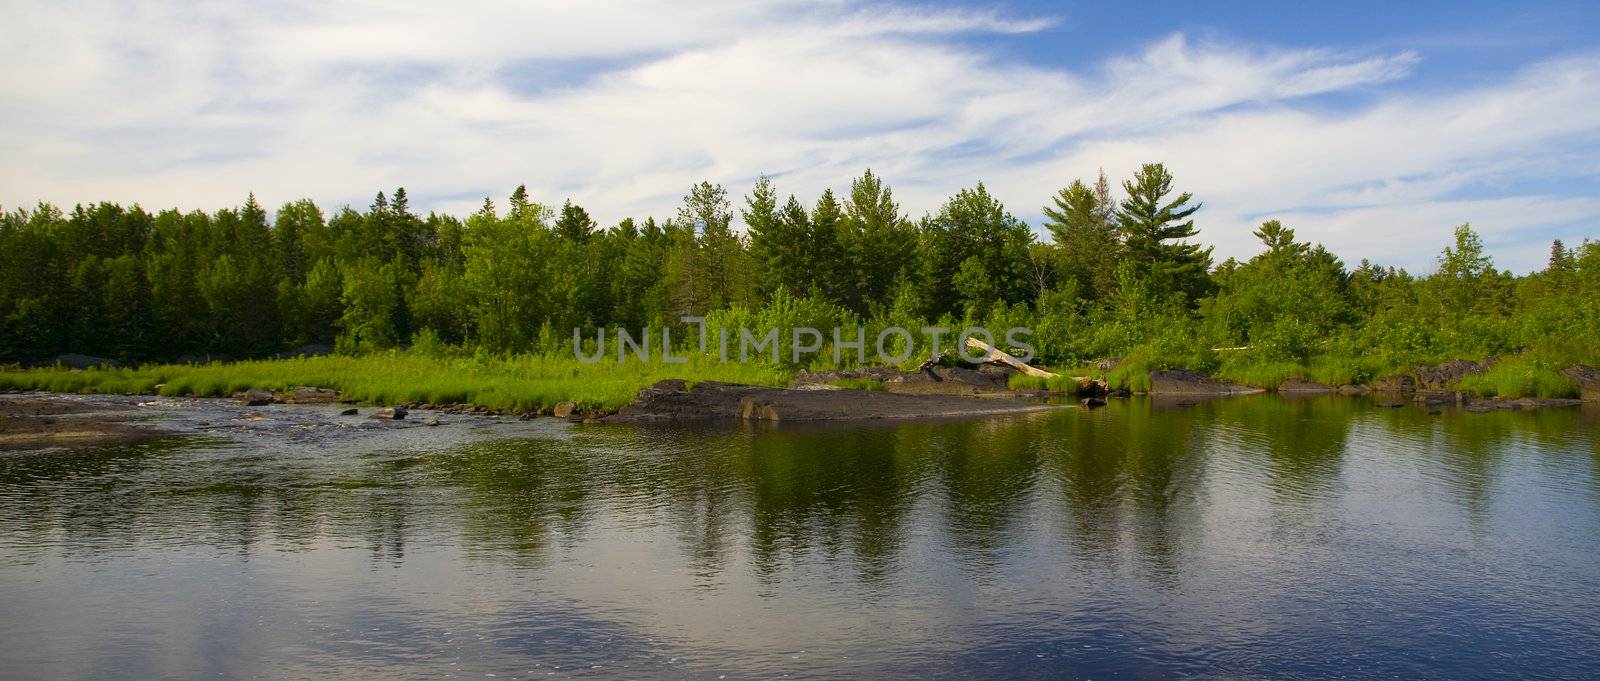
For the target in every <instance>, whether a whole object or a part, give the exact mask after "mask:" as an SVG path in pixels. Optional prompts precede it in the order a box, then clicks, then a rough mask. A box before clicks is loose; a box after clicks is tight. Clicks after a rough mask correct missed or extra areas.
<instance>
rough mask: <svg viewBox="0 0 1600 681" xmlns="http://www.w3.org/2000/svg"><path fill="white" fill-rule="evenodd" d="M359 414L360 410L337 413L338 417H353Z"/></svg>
mask: <svg viewBox="0 0 1600 681" xmlns="http://www.w3.org/2000/svg"><path fill="white" fill-rule="evenodd" d="M359 413H361V410H360V409H346V410H344V411H341V412H339V415H340V416H355V415H356V414H359Z"/></svg>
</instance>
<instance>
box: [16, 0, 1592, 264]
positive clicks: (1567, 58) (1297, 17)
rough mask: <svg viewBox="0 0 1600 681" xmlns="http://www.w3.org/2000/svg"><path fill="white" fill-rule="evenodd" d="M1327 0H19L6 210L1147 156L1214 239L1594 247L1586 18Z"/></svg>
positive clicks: (944, 176) (423, 197)
mask: <svg viewBox="0 0 1600 681" xmlns="http://www.w3.org/2000/svg"><path fill="white" fill-rule="evenodd" d="M1328 4H1329V6H1330V7H1329V8H1328V9H1325V10H1317V11H1307V10H1302V9H1293V10H1283V9H1273V7H1274V6H1278V7H1282V6H1284V5H1283V4H1282V3H1277V4H1275V5H1270V4H1263V5H1261V6H1259V7H1251V6H1248V5H1243V4H1233V3H1229V4H1223V3H1172V4H1171V5H1170V6H1169V5H1168V3H1159V4H1153V5H1148V6H1144V7H1135V8H1129V7H1120V8H1114V9H1112V8H1106V7H1100V6H1096V5H1090V4H1088V3H1049V4H1029V3H1020V2H1009V3H1004V4H990V3H965V4H956V3H950V4H942V5H937V6H931V5H926V4H918V5H912V4H881V3H866V2H854V1H851V0H821V1H809V0H784V1H780V2H773V3H767V4H758V3H753V2H745V1H733V2H717V1H703V2H694V3H683V4H682V5H677V6H674V5H670V4H656V3H636V2H622V1H615V2H603V3H602V2H562V1H551V2H482V3H472V4H471V6H470V8H469V7H467V6H466V5H458V4H455V3H442V2H433V1H427V2H416V3H405V2H387V1H386V2H351V1H345V0H318V1H315V2H299V1H296V0H289V1H282V2H263V3H257V4H254V5H253V6H250V7H246V6H244V3H228V2H192V1H184V2H166V1H164V0H146V1H143V2H137V3H127V2H100V1H97V0H85V1H82V2H57V1H53V0H52V1H45V2H38V1H31V0H23V1H11V2H6V3H4V4H3V5H0V26H4V27H5V30H4V40H0V58H3V60H4V63H5V65H6V66H5V67H4V69H3V70H0V124H3V125H0V206H4V207H6V208H8V209H9V208H15V207H19V206H31V205H32V204H33V203H34V202H36V201H39V200H47V201H51V202H55V203H58V204H66V205H70V204H73V203H77V202H84V201H95V200H112V201H120V202H125V203H132V202H138V203H141V204H143V205H144V206H146V207H147V208H152V209H154V208H164V207H181V208H184V209H191V208H205V209H214V208H219V207H223V206H228V205H237V204H238V203H240V202H241V201H242V199H243V197H244V195H245V194H246V193H247V192H251V191H253V192H255V194H256V196H257V197H258V198H259V199H260V200H261V201H262V202H263V203H266V204H269V205H276V204H279V203H282V202H284V201H287V200H291V199H295V198H300V197H310V198H313V199H315V200H317V201H318V203H319V204H321V205H322V206H323V207H324V208H325V209H333V208H337V207H338V206H340V205H343V204H351V205H354V206H357V207H364V206H365V205H366V204H368V203H370V201H371V196H372V194H373V193H375V192H376V191H377V190H379V189H392V188H393V187H395V186H405V187H406V188H407V191H408V192H409V193H410V194H411V196H412V197H413V198H412V201H413V205H414V206H417V207H419V208H422V209H424V210H429V209H432V210H440V211H445V212H452V213H457V214H465V213H467V212H470V211H471V210H473V209H475V208H476V207H477V205H478V204H479V203H480V202H481V201H482V199H483V197H484V196H486V195H487V196H493V197H495V198H496V199H497V200H498V201H499V202H500V203H501V205H502V206H503V205H504V199H503V197H505V196H506V195H507V194H509V192H510V190H511V188H513V187H515V186H516V185H517V184H519V183H526V184H527V186H528V188H529V191H530V193H531V194H532V195H533V196H534V197H536V198H537V199H539V200H542V201H545V202H549V203H556V204H559V203H560V202H561V201H562V200H563V199H566V198H569V197H570V198H571V199H572V200H574V201H575V202H577V203H580V204H582V205H584V206H586V207H588V208H589V209H590V211H591V212H592V213H594V214H595V215H596V217H597V218H598V219H600V220H601V221H602V222H603V223H607V224H609V223H612V222H614V221H616V220H618V219H620V218H623V217H627V216H638V217H643V216H646V215H656V216H662V217H665V216H668V215H670V214H671V213H672V210H673V206H674V205H675V204H676V203H677V201H678V200H679V197H681V196H682V194H683V193H684V190H685V189H686V188H687V186H688V185H689V184H690V183H691V182H692V181H697V180H700V179H710V180H712V181H715V182H721V183H723V184H725V185H726V186H727V187H728V188H729V189H730V191H731V192H732V193H734V194H736V195H742V194H743V193H744V192H745V191H747V190H748V189H749V187H750V185H751V183H752V182H753V181H754V178H755V177H756V176H757V175H758V174H761V173H765V174H767V175H770V176H771V177H773V178H774V182H775V183H776V184H777V186H778V188H779V190H780V191H781V192H784V193H789V192H793V193H795V194H797V195H798V196H800V198H801V199H802V200H805V201H808V202H809V201H812V200H814V199H815V197H816V195H817V194H818V193H820V191H821V190H822V189H823V188H825V187H834V188H835V189H839V188H843V187H846V186H848V183H849V179H850V178H851V177H853V176H855V175H857V174H859V173H860V171H861V170H862V169H863V168H868V167H870V168H873V169H874V170H876V171H878V172H879V174H881V175H883V176H884V177H885V178H886V179H887V180H888V181H889V182H890V183H891V184H892V185H893V186H894V188H895V190H896V193H897V195H898V196H899V198H900V199H901V201H902V204H903V205H904V207H905V208H906V209H907V210H908V211H909V212H910V213H911V214H912V216H913V217H916V216H920V215H922V214H923V213H924V212H927V211H931V210H935V209H936V208H937V206H938V204H939V203H940V202H941V201H942V200H943V199H944V198H945V197H947V196H949V195H950V194H952V193H954V192H955V191H956V190H957V189H959V188H961V187H965V186H971V185H973V184H975V183H977V182H978V181H980V180H981V181H983V182H985V183H986V184H987V185H988V186H989V187H990V188H991V190H992V191H993V192H994V193H995V194H997V195H998V196H999V197H1000V198H1001V199H1002V200H1003V201H1005V202H1006V204H1007V206H1009V207H1010V208H1011V210H1012V211H1013V212H1014V213H1016V214H1017V216H1018V217H1020V218H1022V219H1024V220H1027V221H1028V222H1029V223H1030V224H1033V225H1038V224H1039V222H1040V220H1039V212H1040V206H1041V205H1042V204H1043V203H1044V202H1045V201H1046V200H1047V199H1048V197H1049V196H1050V195H1051V194H1052V193H1053V192H1054V191H1055V190H1057V189H1059V188H1060V187H1061V186H1063V185H1064V184H1066V183H1068V182H1070V181H1071V180H1072V179H1074V178H1079V177H1084V178H1090V177H1092V176H1093V175H1094V174H1095V173H1096V172H1097V171H1098V170H1099V169H1101V168H1104V170H1105V172H1106V173H1107V174H1108V175H1109V176H1110V177H1111V178H1112V179H1113V180H1119V179H1121V178H1123V177H1125V176H1127V175H1128V174H1130V173H1131V172H1132V170H1133V169H1135V168H1137V166H1138V164H1139V163H1141V162H1146V161H1157V160H1159V161H1165V162H1166V163H1167V164H1168V165H1169V167H1171V168H1172V169H1173V171H1174V173H1175V175H1176V176H1177V180H1178V185H1179V186H1180V187H1181V188H1183V189H1185V190H1188V191H1192V192H1194V193H1195V194H1196V196H1197V197H1199V198H1200V199H1201V200H1202V201H1204V202H1205V208H1204V209H1203V210H1202V212H1201V213H1200V214H1199V221H1198V225H1199V227H1200V228H1201V239H1202V240H1203V241H1206V242H1208V243H1213V244H1215V245H1216V246H1217V252H1218V255H1219V256H1248V255H1250V254H1252V253H1253V252H1255V250H1256V248H1255V245H1254V244H1253V243H1252V242H1253V239H1252V237H1251V236H1250V231H1251V229H1252V228H1253V227H1254V226H1255V225H1256V224H1258V223H1259V222H1260V221H1261V220H1263V219H1267V218H1274V217H1276V218H1280V219H1283V220H1284V221H1285V222H1287V223H1289V224H1290V225H1291V226H1293V227H1295V228H1296V230H1297V232H1298V233H1299V234H1300V235H1301V236H1302V237H1306V238H1309V239H1312V240H1315V241H1320V242H1322V243H1325V244H1327V245H1328V246H1329V247H1330V248H1332V249H1333V250H1334V251H1335V252H1336V253H1338V254H1340V255H1341V256H1343V257H1345V258H1346V259H1347V260H1350V261H1352V262H1353V261H1356V260H1359V259H1361V258H1363V257H1365V258H1371V259H1373V260H1375V261H1380V262H1384V263H1389V264H1397V265H1402V266H1406V267H1410V268H1413V269H1415V270H1421V271H1426V270H1427V269H1429V268H1430V267H1431V265H1432V261H1433V257H1434V255H1435V254H1437V253H1438V251H1439V250H1440V249H1441V248H1442V247H1443V246H1444V245H1445V244H1446V242H1447V241H1448V239H1449V235H1450V230H1451V228H1452V227H1454V226H1455V225H1457V224H1460V223H1462V222H1467V221H1470V222H1471V223H1472V224H1473V226H1474V227H1475V228H1477V229H1478V230H1479V231H1480V232H1481V233H1482V234H1483V235H1484V237H1485V240H1486V241H1487V242H1488V243H1489V245H1490V247H1491V248H1492V250H1493V253H1494V255H1495V256H1496V259H1497V262H1498V263H1499V264H1500V265H1501V266H1504V267H1510V268H1513V269H1516V270H1519V271H1521V270H1527V269H1530V268H1534V267H1537V266H1539V265H1540V264H1541V263H1542V261H1543V260H1544V258H1545V256H1546V254H1547V252H1548V248H1549V241H1550V239H1552V238H1563V239H1566V240H1568V241H1571V242H1577V241H1581V240H1582V238H1584V237H1586V236H1587V237H1592V238H1600V191H1597V190H1600V154H1597V153H1596V152H1597V151H1600V9H1596V8H1595V7H1594V6H1593V5H1591V4H1586V3H1568V4H1561V3H1555V4H1549V5H1542V6H1528V7H1512V6H1509V4H1506V6H1476V5H1473V4H1471V3H1461V2H1452V3H1441V4H1428V3H1410V2H1405V3H1401V2H1393V1H1392V0H1386V1H1385V2H1378V3H1370V4H1368V3H1362V2H1341V3H1328ZM1275 12H1276V14H1275Z"/></svg>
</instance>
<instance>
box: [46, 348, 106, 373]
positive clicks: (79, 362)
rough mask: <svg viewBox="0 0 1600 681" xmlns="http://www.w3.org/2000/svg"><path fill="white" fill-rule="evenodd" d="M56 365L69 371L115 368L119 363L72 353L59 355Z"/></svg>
mask: <svg viewBox="0 0 1600 681" xmlns="http://www.w3.org/2000/svg"><path fill="white" fill-rule="evenodd" d="M55 363H56V364H59V365H61V366H63V367H66V368H68V369H94V368H98V367H106V368H113V367H116V366H117V363H116V362H115V361H114V360H109V359H106V358H104V357H94V356H91V355H80V354H77V353H72V352H69V353H67V354H64V355H57V356H56V362H55Z"/></svg>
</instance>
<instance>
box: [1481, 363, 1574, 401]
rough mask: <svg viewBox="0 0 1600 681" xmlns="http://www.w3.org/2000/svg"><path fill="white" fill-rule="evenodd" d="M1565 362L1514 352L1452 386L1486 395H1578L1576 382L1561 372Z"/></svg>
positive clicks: (1512, 396) (1515, 396)
mask: <svg viewBox="0 0 1600 681" xmlns="http://www.w3.org/2000/svg"><path fill="white" fill-rule="evenodd" d="M1564 364H1565V363H1555V362H1552V361H1550V360H1549V359H1547V358H1544V357H1540V356H1537V355H1534V354H1531V353H1530V354H1522V355H1516V356H1513V357H1507V358H1505V359H1502V360H1500V361H1499V362H1496V363H1495V364H1494V366H1491V367H1489V369H1488V370H1487V371H1485V372H1483V373H1481V374H1478V375H1476V376H1466V377H1464V378H1462V379H1461V380H1460V381H1457V382H1456V386H1455V387H1456V389H1457V390H1464V391H1467V392H1471V393H1476V394H1479V395H1483V396H1485V397H1496V396H1498V397H1511V398H1518V397H1577V396H1578V382H1577V381H1574V380H1572V379H1570V378H1567V377H1566V376H1562V375H1561V374H1560V369H1559V368H1558V367H1559V366H1563V365H1564Z"/></svg>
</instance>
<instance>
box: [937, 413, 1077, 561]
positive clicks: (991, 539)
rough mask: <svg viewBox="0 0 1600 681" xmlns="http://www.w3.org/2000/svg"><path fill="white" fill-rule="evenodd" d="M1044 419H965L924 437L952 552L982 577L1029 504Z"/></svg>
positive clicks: (1036, 469)
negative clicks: (943, 502) (941, 495)
mask: <svg viewBox="0 0 1600 681" xmlns="http://www.w3.org/2000/svg"><path fill="white" fill-rule="evenodd" d="M1048 420H1049V419H1048V418H1038V417H1033V418H1029V417H1020V418H1006V419H991V420H979V421H966V422H960V423H952V424H945V425H942V426H934V427H929V430H928V432H927V433H926V435H925V442H926V444H925V446H924V450H925V451H926V452H927V453H928V454H927V455H929V456H932V457H933V460H934V461H935V462H937V465H938V470H937V473H936V475H937V476H938V477H939V480H940V482H941V483H942V484H943V487H944V493H945V497H946V501H947V504H948V506H947V507H946V508H945V509H943V515H944V518H945V521H946V522H947V523H948V524H949V526H950V530H949V539H950V543H951V548H953V549H954V550H955V552H956V556H957V557H958V558H961V559H963V560H966V561H968V562H969V563H970V564H971V566H972V567H973V568H974V572H975V573H976V574H978V575H980V576H983V575H986V574H988V573H989V572H990V569H989V568H991V567H992V566H993V565H995V564H997V563H998V562H999V560H1000V556H1001V553H1002V549H1004V548H1005V545H1006V542H1007V540H1008V539H1010V538H1011V537H1010V536H1009V535H1008V530H1009V529H1010V528H1011V527H1012V525H1013V524H1014V521H1015V520H1016V519H1017V516H1018V515H1019V513H1020V512H1021V511H1022V510H1023V509H1024V508H1025V507H1026V506H1027V504H1028V502H1029V501H1030V497H1031V495H1032V494H1031V493H1032V491H1033V487H1034V483H1035V477H1036V474H1037V472H1038V464H1037V458H1036V454H1035V452H1036V451H1037V450H1036V447H1037V446H1038V442H1039V439H1040V438H1041V437H1042V436H1043V434H1044V432H1045V424H1046V423H1047V422H1048Z"/></svg>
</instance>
